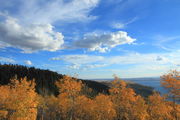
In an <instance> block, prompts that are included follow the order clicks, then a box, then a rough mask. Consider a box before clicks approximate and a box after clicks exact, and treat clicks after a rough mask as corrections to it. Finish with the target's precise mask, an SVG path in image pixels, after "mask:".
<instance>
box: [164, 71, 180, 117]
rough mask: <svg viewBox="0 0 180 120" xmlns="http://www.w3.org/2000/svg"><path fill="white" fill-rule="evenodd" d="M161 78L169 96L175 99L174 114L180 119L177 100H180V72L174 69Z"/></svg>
mask: <svg viewBox="0 0 180 120" xmlns="http://www.w3.org/2000/svg"><path fill="white" fill-rule="evenodd" d="M161 79H162V80H161V85H162V86H163V87H165V88H166V89H167V90H168V94H167V96H168V97H169V98H170V99H171V100H173V104H172V106H173V115H174V117H175V120H178V119H180V117H179V111H178V107H177V106H178V105H177V104H176V102H180V72H178V71H176V70H172V71H171V72H169V73H167V74H165V75H163V76H161Z"/></svg>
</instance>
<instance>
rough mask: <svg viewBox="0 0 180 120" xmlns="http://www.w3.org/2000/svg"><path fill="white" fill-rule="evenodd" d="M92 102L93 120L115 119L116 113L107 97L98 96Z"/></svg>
mask: <svg viewBox="0 0 180 120" xmlns="http://www.w3.org/2000/svg"><path fill="white" fill-rule="evenodd" d="M94 102H95V103H94V104H95V108H94V117H95V119H94V120H112V119H113V118H115V117H116V111H115V109H114V105H113V102H112V101H111V98H110V97H109V96H107V95H103V94H99V95H98V96H96V98H95V99H94Z"/></svg>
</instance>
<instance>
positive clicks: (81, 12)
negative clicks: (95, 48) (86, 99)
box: [0, 0, 99, 53]
mask: <svg viewBox="0 0 180 120" xmlns="http://www.w3.org/2000/svg"><path fill="white" fill-rule="evenodd" d="M0 3H2V4H0V22H1V23H0V48H3V47H14V48H19V49H21V50H23V52H26V53H32V52H36V51H40V50H46V51H57V50H60V49H61V48H62V45H63V43H64V36H63V35H62V33H60V32H55V31H54V29H53V28H54V27H55V25H56V24H57V22H58V24H62V23H63V24H64V23H69V22H70V23H72V22H86V21H89V20H92V19H95V18H96V16H92V15H90V11H91V10H92V9H93V8H95V7H96V6H97V5H98V3H99V0H51V1H47V0H45V1H42V0H40V1H39V0H30V1H26V0H16V2H14V1H12V0H6V1H3V2H0ZM12 10H13V11H12ZM2 11H7V12H2ZM12 16H13V17H12Z"/></svg>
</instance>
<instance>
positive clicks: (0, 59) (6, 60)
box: [0, 57, 16, 63]
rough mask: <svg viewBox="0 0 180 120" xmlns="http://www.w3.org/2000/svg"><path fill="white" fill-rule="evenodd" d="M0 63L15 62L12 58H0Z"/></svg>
mask: <svg viewBox="0 0 180 120" xmlns="http://www.w3.org/2000/svg"><path fill="white" fill-rule="evenodd" d="M0 62H3V63H15V62H16V61H15V60H14V59H12V58H7V57H0Z"/></svg>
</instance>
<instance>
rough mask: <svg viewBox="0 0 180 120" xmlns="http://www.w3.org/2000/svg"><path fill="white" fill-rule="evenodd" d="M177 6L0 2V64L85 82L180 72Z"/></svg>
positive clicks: (165, 0)
mask: <svg viewBox="0 0 180 120" xmlns="http://www.w3.org/2000/svg"><path fill="white" fill-rule="evenodd" d="M179 5H180V0H0V63H1V64H4V63H7V64H9V63H11V64H20V65H26V66H29V67H32V66H34V67H36V68H41V69H49V70H52V71H56V72H58V73H61V74H67V75H71V76H78V78H83V79H100V78H112V76H113V75H114V74H116V75H118V76H119V77H121V78H134V77H158V76H161V75H163V74H165V73H166V72H168V71H169V70H173V69H177V70H179V69H180V12H179V11H180V7H179Z"/></svg>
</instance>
